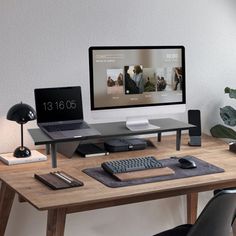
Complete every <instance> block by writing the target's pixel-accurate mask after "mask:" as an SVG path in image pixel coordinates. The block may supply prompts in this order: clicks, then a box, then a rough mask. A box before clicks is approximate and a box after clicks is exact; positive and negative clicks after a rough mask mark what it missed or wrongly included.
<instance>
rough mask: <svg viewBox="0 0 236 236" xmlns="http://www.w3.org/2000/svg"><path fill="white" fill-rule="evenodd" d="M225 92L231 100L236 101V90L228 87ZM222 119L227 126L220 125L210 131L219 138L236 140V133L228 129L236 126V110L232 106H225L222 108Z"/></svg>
mask: <svg viewBox="0 0 236 236" xmlns="http://www.w3.org/2000/svg"><path fill="white" fill-rule="evenodd" d="M224 92H225V93H226V94H229V97H230V98H232V99H236V89H231V88H229V87H226V88H225V90H224ZM220 117H221V119H222V120H223V122H224V124H225V125H221V124H218V125H215V126H214V127H212V128H211V129H210V132H211V135H212V136H213V137H217V138H228V139H236V131H235V130H233V129H232V128H229V127H227V126H230V127H234V126H236V110H235V109H234V108H233V107H232V106H224V107H223V108H220ZM226 125H227V126H226Z"/></svg>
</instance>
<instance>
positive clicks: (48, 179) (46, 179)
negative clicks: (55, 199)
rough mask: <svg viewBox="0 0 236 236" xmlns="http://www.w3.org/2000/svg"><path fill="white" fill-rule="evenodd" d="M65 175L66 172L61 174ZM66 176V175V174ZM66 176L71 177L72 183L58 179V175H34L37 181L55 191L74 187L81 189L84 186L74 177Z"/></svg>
mask: <svg viewBox="0 0 236 236" xmlns="http://www.w3.org/2000/svg"><path fill="white" fill-rule="evenodd" d="M61 173H64V172H61ZM64 174H66V173H64ZM66 176H69V177H70V179H71V181H70V183H69V182H65V181H64V180H63V179H61V178H58V177H57V176H56V175H54V174H52V173H47V174H34V177H35V179H37V180H39V181H41V182H42V183H44V184H45V185H47V186H48V187H50V188H51V189H53V190H58V189H65V188H73V187H80V186H83V183H82V182H81V181H79V180H77V179H75V178H73V177H72V176H70V175H68V174H66Z"/></svg>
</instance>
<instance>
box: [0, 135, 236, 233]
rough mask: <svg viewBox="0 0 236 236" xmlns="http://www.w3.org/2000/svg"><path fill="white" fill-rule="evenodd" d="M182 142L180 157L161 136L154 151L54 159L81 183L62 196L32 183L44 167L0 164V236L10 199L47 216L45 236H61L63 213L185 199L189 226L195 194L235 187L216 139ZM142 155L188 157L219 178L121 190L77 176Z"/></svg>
mask: <svg viewBox="0 0 236 236" xmlns="http://www.w3.org/2000/svg"><path fill="white" fill-rule="evenodd" d="M188 139H189V138H188V136H187V135H185V136H183V139H182V148H181V151H176V150H173V144H174V143H175V137H174V136H164V137H163V141H164V142H161V143H158V146H157V148H148V149H146V150H142V151H132V152H126V153H124V152H122V153H115V154H111V155H109V156H103V157H96V158H95V157H94V158H87V159H83V158H81V159H79V158H76V157H74V158H71V159H67V158H64V157H63V156H61V155H58V162H59V163H60V167H61V168H60V169H63V170H65V171H66V172H68V173H70V174H71V175H73V176H74V177H76V178H78V179H79V180H81V181H83V182H84V186H83V187H79V188H71V189H66V190H58V191H53V190H50V189H49V188H47V187H46V186H44V185H43V184H41V183H40V182H38V181H37V180H35V179H34V178H33V175H34V173H35V172H37V173H47V172H49V171H51V170H52V169H51V168H50V161H47V162H44V163H34V164H33V163H32V164H25V165H18V166H12V167H9V166H5V165H3V164H1V165H0V178H1V180H2V187H1V192H0V236H2V235H4V232H5V229H6V226H7V222H8V218H9V214H10V211H11V206H12V202H13V199H14V196H15V194H16V193H17V194H18V195H19V196H20V197H21V198H23V199H25V201H27V202H29V203H30V204H31V205H32V206H34V207H35V208H36V209H38V210H47V211H48V220H47V233H46V235H47V236H62V235H64V227H65V220H66V214H69V213H74V212H81V211H87V210H92V209H99V208H105V207H111V206H117V205H123V204H130V203H135V202H143V201H148V200H153V199H160V198H167V197H171V196H177V195H187V214H188V216H187V219H188V223H193V222H194V221H195V219H196V214H197V200H198V199H197V196H198V194H197V193H198V192H201V191H207V190H213V189H216V188H225V187H232V186H235V185H236V156H235V154H234V153H231V152H229V151H228V146H227V144H225V143H223V142H222V141H220V140H218V139H214V138H211V137H208V136H204V137H203V140H202V144H203V146H202V147H189V146H188V145H187V142H188ZM143 155H154V156H156V157H157V158H158V159H163V158H166V157H170V156H173V155H176V156H183V155H194V156H196V157H198V158H200V159H202V160H205V161H208V162H210V163H212V164H214V165H216V166H219V167H221V168H224V169H225V172H224V173H218V174H211V175H205V176H196V177H190V178H184V179H176V180H169V181H163V182H156V183H149V184H142V185H136V186H130V187H122V188H109V187H106V186H104V185H103V184H101V183H99V182H97V181H96V180H94V179H93V178H91V177H89V176H87V175H86V174H84V173H82V172H81V170H82V169H84V168H88V167H93V166H99V165H100V163H101V162H103V161H105V160H108V159H110V158H116V159H122V158H128V157H134V156H143ZM39 170H40V171H39Z"/></svg>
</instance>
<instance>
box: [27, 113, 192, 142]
mask: <svg viewBox="0 0 236 236" xmlns="http://www.w3.org/2000/svg"><path fill="white" fill-rule="evenodd" d="M149 122H150V123H151V124H153V125H156V126H159V127H160V128H158V129H151V130H142V131H136V132H135V131H130V130H129V129H128V128H126V125H125V122H112V123H100V124H99V123H98V124H90V125H91V126H92V127H93V128H95V129H97V130H98V131H99V132H100V133H101V136H97V138H100V137H102V138H110V137H117V136H132V135H138V134H151V133H158V132H169V131H176V130H187V129H190V128H192V127H195V126H194V125H191V124H187V123H184V122H181V121H178V120H175V119H171V118H163V119H153V120H149ZM29 133H30V135H31V136H32V138H33V140H34V143H35V145H41V144H50V143H59V142H65V141H76V140H77V141H80V140H83V139H91V138H93V137H86V138H85V137H84V138H81V137H80V138H71V139H66V140H65V139H61V140H53V139H51V138H50V137H48V136H47V135H46V134H45V133H44V132H43V131H41V130H40V129H39V128H36V129H29ZM95 138H96V137H95Z"/></svg>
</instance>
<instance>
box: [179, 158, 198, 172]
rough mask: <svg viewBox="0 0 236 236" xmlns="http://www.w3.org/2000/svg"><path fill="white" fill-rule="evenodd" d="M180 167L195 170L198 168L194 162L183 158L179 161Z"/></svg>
mask: <svg viewBox="0 0 236 236" xmlns="http://www.w3.org/2000/svg"><path fill="white" fill-rule="evenodd" d="M179 167H180V168H182V169H193V168H196V167H197V165H196V163H195V162H194V161H193V160H191V159H189V158H184V157H182V158H180V159H179Z"/></svg>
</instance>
